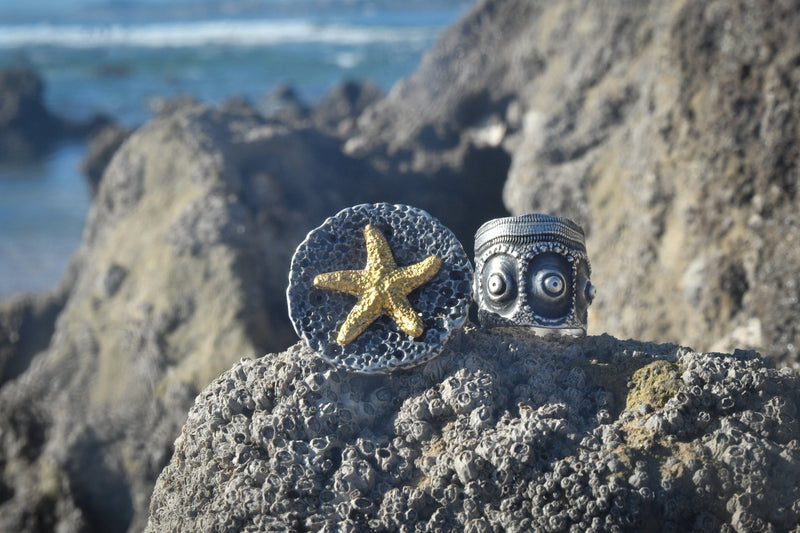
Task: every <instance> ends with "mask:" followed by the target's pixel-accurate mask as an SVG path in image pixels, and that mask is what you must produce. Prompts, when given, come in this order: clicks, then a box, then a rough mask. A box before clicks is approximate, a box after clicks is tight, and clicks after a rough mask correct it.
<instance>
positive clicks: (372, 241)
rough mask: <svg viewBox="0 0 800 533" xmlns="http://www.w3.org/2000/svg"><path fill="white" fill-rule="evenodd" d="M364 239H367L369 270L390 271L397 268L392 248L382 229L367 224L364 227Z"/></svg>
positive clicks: (367, 268)
mask: <svg viewBox="0 0 800 533" xmlns="http://www.w3.org/2000/svg"><path fill="white" fill-rule="evenodd" d="M364 239H365V240H366V241H367V267H366V270H368V271H377V272H390V271H392V270H394V269H395V268H397V263H395V261H394V255H392V249H391V248H389V243H388V242H386V237H384V236H383V233H381V230H379V229H378V228H376V227H375V226H373V225H372V224H367V225H366V226H365V227H364Z"/></svg>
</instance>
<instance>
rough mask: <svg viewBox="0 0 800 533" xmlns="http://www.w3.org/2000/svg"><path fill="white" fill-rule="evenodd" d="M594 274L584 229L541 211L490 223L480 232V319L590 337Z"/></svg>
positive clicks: (476, 285) (477, 270) (486, 323)
mask: <svg viewBox="0 0 800 533" xmlns="http://www.w3.org/2000/svg"><path fill="white" fill-rule="evenodd" d="M591 272H592V269H591V266H590V265H589V258H588V256H587V254H586V238H585V235H584V233H583V229H582V228H581V227H580V226H579V225H578V224H576V223H575V222H573V221H572V220H570V219H568V218H565V217H558V216H552V215H542V214H538V213H531V214H527V215H521V216H517V217H505V218H496V219H493V220H489V221H488V222H486V223H485V224H483V225H482V226H481V227H480V228H478V231H477V232H476V233H475V278H474V286H473V299H474V301H475V302H476V303H477V304H478V320H479V322H480V324H481V325H482V326H483V327H488V328H491V327H498V326H529V327H532V328H544V329H546V330H548V331H549V330H553V329H557V330H560V331H561V332H562V333H567V334H572V335H585V334H586V322H587V315H588V308H589V305H590V304H591V303H592V300H594V296H595V288H594V285H592V282H591Z"/></svg>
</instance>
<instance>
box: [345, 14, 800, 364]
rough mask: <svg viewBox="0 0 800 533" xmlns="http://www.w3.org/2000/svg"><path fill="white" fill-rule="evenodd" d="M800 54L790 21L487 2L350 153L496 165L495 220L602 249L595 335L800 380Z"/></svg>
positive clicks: (798, 18)
mask: <svg viewBox="0 0 800 533" xmlns="http://www.w3.org/2000/svg"><path fill="white" fill-rule="evenodd" d="M798 50H800V8H798V5H797V3H796V2H791V1H777V2H773V1H771V0H756V1H754V2H739V1H734V2H730V1H728V0H715V1H710V2H685V1H683V0H674V1H666V2H662V1H644V2H611V1H600V2H596V1H593V0H568V1H564V2H549V3H548V2H529V1H527V0H485V1H482V2H479V4H478V5H477V6H476V7H475V9H474V10H473V11H472V12H470V13H469V14H467V15H466V16H465V17H464V18H463V19H462V20H461V21H460V22H459V23H457V24H455V25H454V26H453V27H451V28H450V29H449V30H447V32H445V34H444V35H443V36H442V38H441V39H440V40H439V41H438V42H437V44H436V45H435V46H434V48H433V49H432V50H431V51H430V52H429V53H428V54H427V55H426V56H425V58H424V59H423V61H422V64H421V65H420V68H419V70H418V71H417V72H416V73H415V74H413V75H412V76H410V77H409V78H407V79H405V80H403V81H402V82H400V83H398V84H397V85H396V86H395V87H394V88H393V89H392V91H391V92H390V94H389V95H388V97H387V98H386V99H384V100H382V101H380V102H378V103H377V104H375V105H373V106H371V107H370V108H368V109H367V110H366V111H365V112H364V113H363V114H362V116H361V117H360V118H359V121H358V126H359V132H358V133H357V134H356V135H355V136H353V137H352V138H351V139H349V140H348V142H347V144H346V147H347V149H348V150H349V151H350V152H351V153H354V154H359V153H365V154H367V153H381V152H386V153H388V154H394V158H395V161H399V163H397V164H398V168H400V169H402V168H404V167H408V168H411V169H416V170H418V171H420V172H423V173H428V174H433V173H435V171H436V169H437V168H453V169H459V168H466V167H467V166H469V165H465V164H464V161H465V154H467V153H469V151H470V150H472V151H475V150H480V151H482V152H483V153H484V154H486V153H489V152H487V150H494V151H493V152H492V153H494V154H495V156H496V157H497V158H498V159H501V158H502V157H503V156H505V157H507V158H508V160H509V163H510V165H509V167H506V168H504V167H503V166H502V165H500V164H495V165H489V166H487V167H485V168H484V170H483V171H482V173H481V176H480V178H476V179H480V180H482V181H483V182H485V183H484V193H485V196H486V198H487V201H492V199H493V198H494V196H493V195H495V194H498V191H499V190H500V188H501V187H502V188H503V195H502V196H503V201H504V205H505V207H506V208H507V209H508V210H509V211H510V212H511V213H512V214H523V213H526V212H531V211H532V212H544V213H550V214H557V215H565V216H569V217H570V218H573V219H575V220H576V221H577V222H579V223H580V224H581V225H582V226H583V227H584V229H586V230H587V235H588V242H587V246H588V249H589V256H590V258H591V261H592V266H593V267H594V271H595V277H596V279H597V280H598V283H597V285H598V299H597V302H596V303H595V305H594V306H593V307H592V311H593V312H592V314H591V316H590V320H589V322H590V328H591V331H593V332H603V331H606V332H609V333H612V334H615V335H618V336H624V337H628V336H631V337H635V338H644V339H653V340H660V341H670V342H681V343H687V344H690V345H693V346H695V347H697V348H699V349H705V350H707V349H711V348H714V349H724V350H730V349H732V348H733V347H736V346H739V347H751V348H757V349H759V350H760V351H762V353H764V354H766V355H768V356H770V357H772V358H774V359H776V360H778V361H781V362H782V363H784V364H798V360H800V354H799V353H798V350H800V326H798V321H797V318H796V317H797V316H798V313H799V312H800V283H798V282H797V275H796V272H797V270H798V265H799V264H800V255H799V254H800V252H799V251H800V231H798V230H799V229H800V218H798V216H797V212H798V202H799V201H800V199H798V184H799V183H800V167H799V166H798V160H799V159H800V155H798V150H797V146H799V145H800V126H798V125H800V89H798V88H800V69H798V68H797V65H798V60H799V58H800V56H798V54H799V53H800V52H798ZM506 170H507V172H506ZM506 176H508V179H506ZM428 209H429V210H431V211H432V212H435V209H433V208H430V207H429V208H428ZM643 310H647V311H646V312H643Z"/></svg>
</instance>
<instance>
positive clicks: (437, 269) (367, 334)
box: [286, 203, 472, 373]
mask: <svg viewBox="0 0 800 533" xmlns="http://www.w3.org/2000/svg"><path fill="white" fill-rule="evenodd" d="M368 226H369V228H368ZM376 230H377V231H376ZM368 239H371V242H372V248H371V251H370V252H368V250H367V249H368V245H367V241H368ZM376 242H378V244H380V246H381V247H382V248H380V250H381V251H380V252H375V250H376V249H377V248H376V246H377V245H376V244H375V243H376ZM386 244H388V248H386V246H385V245H386ZM378 257H379V258H380V261H378V260H377V259H376V258H378ZM368 258H369V261H368ZM368 262H369V265H368ZM378 262H382V263H381V264H382V266H381V267H380V268H386V269H388V270H387V272H393V271H394V270H393V269H395V270H397V271H398V274H397V275H396V276H384V278H383V279H382V280H381V281H380V282H379V283H376V287H377V288H375V287H367V288H365V287H364V285H365V284H368V283H367V281H363V280H371V279H373V278H374V277H375V276H373V275H372V274H373V273H374V271H375V269H376V268H377V267H375V264H376V263H378ZM387 264H388V265H389V266H386V265H387ZM415 265H420V266H419V267H416V266H415ZM423 267H425V268H427V269H426V270H425V272H424V273H423V274H420V275H414V274H413V273H412V274H408V272H409V271H411V270H413V269H414V268H423ZM356 271H362V272H364V273H363V274H361V273H358V272H356ZM354 272H355V273H354ZM404 273H405V274H407V276H408V277H409V278H411V279H412V282H410V283H408V284H406V285H405V289H406V290H410V292H408V293H407V295H406V296H405V298H407V302H405V303H404V302H398V301H396V300H397V298H394V296H393V297H391V298H384V300H385V301H388V302H389V303H388V304H386V306H385V307H381V305H378V304H377V303H375V301H377V299H375V298H372V299H370V295H373V296H374V293H372V292H370V291H371V290H382V289H383V288H385V287H388V286H389V285H387V283H388V282H387V280H388V279H389V278H390V277H391V279H396V278H397V277H398V276H400V277H402V275H403V274H404ZM471 286H472V265H471V263H470V261H469V258H468V257H467V254H466V253H465V252H464V249H463V247H462V246H461V243H460V242H459V241H458V239H456V237H455V235H454V234H453V233H452V232H451V231H450V230H449V229H448V228H446V227H445V226H444V225H442V224H441V223H440V222H439V221H438V220H436V219H435V218H433V217H432V216H431V215H429V214H428V213H426V212H425V211H423V210H421V209H417V208H415V207H411V206H407V205H392V204H387V203H379V204H362V205H357V206H354V207H349V208H347V209H344V210H342V211H340V212H339V213H338V214H336V215H335V216H333V217H330V218H328V219H327V220H326V221H325V222H324V223H323V224H322V225H321V226H320V227H318V228H316V229H314V230H312V231H311V232H310V233H309V234H308V235H307V236H306V238H305V240H304V241H303V242H302V243H300V246H298V248H297V250H296V251H295V253H294V256H293V257H292V266H291V270H290V272H289V288H288V290H287V292H286V295H287V301H288V305H289V317H290V318H291V320H292V324H293V326H294V329H295V331H296V332H297V334H298V335H299V336H300V338H302V339H303V340H304V341H305V342H307V343H308V345H309V346H310V347H311V349H313V350H314V351H315V352H317V354H318V355H319V356H320V357H322V358H323V359H325V360H327V361H330V362H331V363H334V364H336V365H339V366H342V367H346V368H348V369H350V370H354V371H357V372H368V373H386V372H391V371H393V370H396V369H400V368H408V367H412V366H415V365H418V364H421V363H424V362H426V361H428V360H429V359H431V358H432V357H435V356H436V355H438V354H439V353H440V352H441V350H442V348H443V347H444V343H445V342H446V340H447V338H448V336H449V335H450V333H452V331H453V330H455V329H457V328H459V327H461V325H462V324H463V323H464V321H465V320H466V318H467V313H468V310H469V304H470V300H471ZM400 300H402V298H400ZM395 303H396V304H397V306H395V305H394V304H395ZM406 303H407V305H406ZM398 307H399V310H398ZM376 309H377V310H379V311H380V312H377V311H375V310H376ZM412 310H413V311H412ZM409 314H412V316H410V317H409V316H408V315H409ZM356 315H358V316H356ZM373 315H374V316H373ZM413 315H416V317H415V316H413ZM364 317H367V319H366V320H359V319H363V318H364ZM398 321H399V322H400V323H399V324H398ZM354 323H356V324H358V327H355V328H354V327H352V326H353V324H354ZM365 323H366V324H367V325H366V327H364V324H365ZM420 325H421V328H420V327H419V326H420ZM354 332H355V333H356V334H355V335H354ZM409 332H416V333H419V335H418V336H414V335H412V334H411V333H409ZM352 337H354V338H352ZM337 339H338V340H337Z"/></svg>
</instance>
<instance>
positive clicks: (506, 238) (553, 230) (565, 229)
mask: <svg viewBox="0 0 800 533" xmlns="http://www.w3.org/2000/svg"><path fill="white" fill-rule="evenodd" d="M552 241H555V242H558V243H560V244H563V245H564V246H566V247H568V248H571V249H574V250H578V251H581V252H584V253H585V252H586V237H585V235H584V233H583V229H581V227H580V226H579V225H577V224H576V223H575V222H573V221H572V220H570V219H568V218H566V217H558V216H554V215H542V214H539V213H530V214H527V215H521V216H517V217H505V218H495V219H493V220H490V221H488V222H486V223H484V224H483V225H482V226H481V227H480V228H478V231H476V232H475V254H476V255H478V254H479V253H480V251H481V250H482V249H483V248H484V247H486V246H491V245H494V244H498V243H508V244H514V245H525V244H535V243H537V242H552Z"/></svg>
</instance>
